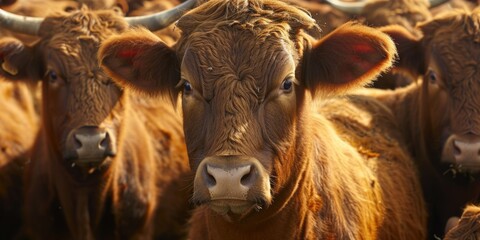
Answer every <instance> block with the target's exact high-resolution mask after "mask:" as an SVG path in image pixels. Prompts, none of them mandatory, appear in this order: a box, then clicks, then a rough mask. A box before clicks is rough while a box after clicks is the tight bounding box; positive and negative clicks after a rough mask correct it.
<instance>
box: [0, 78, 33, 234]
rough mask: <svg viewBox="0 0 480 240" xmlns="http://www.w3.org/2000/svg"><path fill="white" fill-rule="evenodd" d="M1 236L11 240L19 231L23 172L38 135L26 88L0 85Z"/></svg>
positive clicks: (21, 85)
mask: <svg viewBox="0 0 480 240" xmlns="http://www.w3.org/2000/svg"><path fill="white" fill-rule="evenodd" d="M0 99H1V100H0V101H1V104H0V212H1V214H0V232H2V238H5V239H13V238H14V236H15V235H16V234H18V233H19V231H20V226H21V223H22V222H21V215H22V214H21V206H22V205H21V202H22V196H23V192H22V190H23V187H22V186H23V183H22V176H23V169H24V168H25V165H27V164H28V162H29V158H28V156H29V154H28V152H29V149H30V148H31V146H32V145H33V140H34V137H35V134H36V132H37V127H38V116H37V113H36V112H35V110H34V104H33V98H32V96H31V94H30V92H29V89H28V87H27V86H26V85H25V84H22V83H18V84H15V83H8V82H4V81H1V82H0Z"/></svg>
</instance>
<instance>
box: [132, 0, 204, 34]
mask: <svg viewBox="0 0 480 240" xmlns="http://www.w3.org/2000/svg"><path fill="white" fill-rule="evenodd" d="M195 3H196V0H188V1H186V2H184V3H182V4H180V5H178V6H176V7H174V8H172V9H169V10H165V11H162V12H159V13H155V14H151V15H147V16H139V17H125V20H126V21H127V22H128V24H129V25H130V26H144V27H146V28H147V29H148V30H150V31H157V30H160V29H162V28H165V27H167V26H168V25H170V24H172V23H173V22H175V21H176V20H178V19H179V18H180V17H181V16H182V15H183V13H184V12H185V11H187V10H189V9H191V8H193V7H194V6H195Z"/></svg>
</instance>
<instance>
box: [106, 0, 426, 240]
mask: <svg viewBox="0 0 480 240" xmlns="http://www.w3.org/2000/svg"><path fill="white" fill-rule="evenodd" d="M177 26H178V27H179V28H180V29H181V30H182V37H181V38H180V40H179V42H178V44H177V45H176V46H175V48H174V49H173V48H169V47H167V46H166V45H165V43H163V42H162V41H161V40H159V39H158V38H156V37H155V36H153V35H152V34H148V33H146V32H145V31H142V30H136V31H132V32H128V33H124V34H122V35H120V36H116V37H112V38H110V39H109V40H108V41H106V42H105V43H104V44H103V45H102V47H101V50H100V52H99V59H100V62H101V64H102V65H103V66H104V68H105V69H106V71H107V72H108V73H109V74H110V75H111V76H113V78H114V80H115V81H116V82H117V83H118V84H120V85H122V86H124V87H126V88H133V89H135V90H136V91H140V92H145V93H149V94H160V95H165V96H173V97H174V96H176V94H178V92H179V91H182V98H183V100H182V105H183V117H184V130H185V137H186V143H187V148H188V153H189V158H190V163H191V164H190V165H191V167H192V169H193V170H194V171H197V169H199V168H198V166H199V165H200V164H201V163H202V161H203V160H204V159H206V158H208V157H212V156H213V157H220V158H221V156H225V155H226V156H247V157H251V158H255V159H258V161H259V162H260V163H261V165H262V167H263V168H264V169H265V171H268V173H269V175H270V178H269V182H270V186H271V191H270V192H271V194H272V195H273V200H272V201H269V199H267V200H266V202H265V204H264V205H262V206H261V209H260V208H257V209H256V210H257V211H250V212H247V213H245V215H243V216H240V217H238V218H234V219H232V218H230V219H229V218H226V217H225V216H222V215H219V214H218V213H216V212H214V211H212V208H209V206H210V205H209V202H208V200H207V201H205V202H202V201H201V199H198V198H197V197H196V196H197V195H196V194H195V193H194V195H193V198H192V199H193V201H196V202H197V203H198V204H200V205H201V206H199V207H198V208H197V209H195V211H194V214H193V217H192V219H191V221H190V223H191V228H190V234H189V238H190V239H233V240H235V239H422V238H424V237H425V221H426V216H425V211H424V205H423V204H424V203H423V200H422V198H421V195H420V187H419V183H418V179H417V176H416V172H415V170H414V168H413V164H412V161H411V159H410V158H409V156H408V154H406V152H405V151H404V150H403V151H402V149H403V147H404V146H403V143H401V142H398V141H397V140H396V139H397V138H398V137H399V136H400V133H398V132H396V131H395V126H394V125H392V123H391V122H392V121H393V120H392V118H393V117H392V116H390V115H389V113H388V111H386V109H384V108H382V107H381V106H380V105H379V104H378V103H376V102H374V101H372V100H368V99H363V98H356V99H352V100H351V101H350V100H348V99H335V100H326V98H328V97H331V96H336V95H339V94H342V93H346V92H348V91H350V90H351V89H354V88H357V87H359V86H362V85H364V84H367V83H368V82H369V81H370V80H371V79H372V78H374V77H375V76H376V75H378V73H380V72H381V71H382V70H385V69H387V68H388V67H390V65H391V60H392V58H393V56H394V55H395V48H394V45H393V43H392V42H391V41H390V39H389V38H388V37H386V36H385V35H383V34H379V32H378V31H375V30H374V29H371V28H367V27H364V26H359V25H355V24H347V25H345V26H342V27H341V28H339V29H338V30H336V31H335V32H333V33H332V34H331V35H328V36H326V37H325V38H323V39H322V40H321V41H314V40H312V38H310V36H308V35H307V34H305V33H304V30H305V29H309V28H312V27H315V25H314V22H313V20H312V19H311V18H310V17H309V16H308V15H307V14H306V13H305V12H303V11H301V10H299V9H297V8H294V7H291V6H289V5H286V4H284V3H282V2H279V1H274V0H265V1H255V0H251V1H243V0H238V1H237V0H232V1H209V2H206V3H204V4H203V5H201V6H199V7H198V8H196V9H194V10H192V11H190V12H189V13H188V14H186V15H185V16H183V17H182V18H181V19H180V20H179V22H178V25H177ZM178 72H179V73H178ZM286 80H291V81H292V88H293V89H291V91H287V90H282V88H283V87H284V84H285V83H286ZM287 82H288V81H287ZM181 88H183V90H182V89H181ZM312 95H314V97H315V98H316V99H317V100H325V102H323V101H322V104H323V105H322V106H320V107H316V105H315V104H314V103H313V99H312ZM173 99H175V97H174V98H173ZM382 133H384V134H385V135H384V134H382ZM197 174H198V172H197ZM194 191H195V190H194ZM249 194H250V192H249ZM257 194H258V195H257V196H259V195H260V194H261V193H257ZM412 208H415V210H412Z"/></svg>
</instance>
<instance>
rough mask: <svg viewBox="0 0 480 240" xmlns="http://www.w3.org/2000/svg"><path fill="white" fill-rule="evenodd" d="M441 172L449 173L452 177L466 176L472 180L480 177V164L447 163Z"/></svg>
mask: <svg viewBox="0 0 480 240" xmlns="http://www.w3.org/2000/svg"><path fill="white" fill-rule="evenodd" d="M443 174H444V175H451V176H452V177H453V178H455V177H458V176H467V177H469V178H471V179H472V180H474V179H477V178H479V177H480V164H458V163H449V164H448V166H446V170H445V171H444V173H443Z"/></svg>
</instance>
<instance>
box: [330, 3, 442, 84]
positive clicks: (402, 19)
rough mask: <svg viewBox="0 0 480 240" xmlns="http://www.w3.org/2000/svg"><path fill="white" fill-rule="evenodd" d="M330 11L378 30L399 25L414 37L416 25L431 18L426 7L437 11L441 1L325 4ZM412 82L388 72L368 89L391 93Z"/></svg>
mask: <svg viewBox="0 0 480 240" xmlns="http://www.w3.org/2000/svg"><path fill="white" fill-rule="evenodd" d="M328 2H330V4H331V5H332V7H334V8H335V9H339V10H342V11H344V12H345V13H348V14H351V15H352V14H353V15H357V16H358V18H359V21H361V22H362V23H364V24H366V25H368V26H371V27H382V26H388V25H393V24H396V25H401V26H403V27H404V28H405V29H407V30H408V31H410V32H411V33H412V34H414V35H415V36H420V35H421V32H420V31H419V30H418V29H417V28H416V27H415V26H416V25H417V24H418V23H421V22H424V21H428V20H430V19H431V18H432V13H431V12H430V7H432V8H438V6H439V5H442V3H444V2H445V1H433V0H370V1H363V2H357V3H355V2H339V1H336V0H328ZM414 80H415V79H413V78H412V77H411V76H409V75H405V74H401V73H398V72H389V73H386V74H385V75H383V76H381V77H380V78H378V79H377V80H376V81H375V82H373V84H372V85H371V87H373V88H380V89H395V88H398V87H403V86H407V85H408V84H410V83H412V82H413V81H414Z"/></svg>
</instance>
